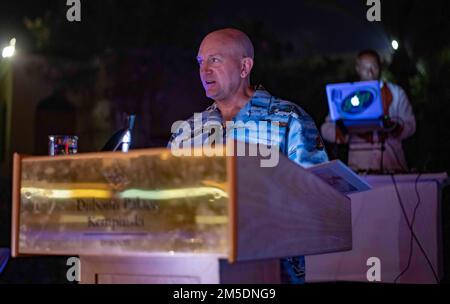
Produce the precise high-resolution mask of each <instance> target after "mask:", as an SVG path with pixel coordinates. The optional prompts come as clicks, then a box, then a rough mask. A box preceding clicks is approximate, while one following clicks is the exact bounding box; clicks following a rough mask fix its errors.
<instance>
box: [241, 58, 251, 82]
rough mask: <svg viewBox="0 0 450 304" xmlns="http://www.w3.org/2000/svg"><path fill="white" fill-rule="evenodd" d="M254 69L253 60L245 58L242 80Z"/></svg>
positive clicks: (242, 65) (242, 66)
mask: <svg viewBox="0 0 450 304" xmlns="http://www.w3.org/2000/svg"><path fill="white" fill-rule="evenodd" d="M252 68H253V59H252V58H250V57H244V58H243V59H242V61H241V78H246V77H248V75H250V72H251V71H252Z"/></svg>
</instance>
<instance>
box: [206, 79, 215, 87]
mask: <svg viewBox="0 0 450 304" xmlns="http://www.w3.org/2000/svg"><path fill="white" fill-rule="evenodd" d="M214 83H216V82H215V81H214V80H211V81H208V80H206V81H205V85H207V86H209V85H212V84H214Z"/></svg>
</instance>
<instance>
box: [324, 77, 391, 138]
mask: <svg viewBox="0 0 450 304" xmlns="http://www.w3.org/2000/svg"><path fill="white" fill-rule="evenodd" d="M326 91H327V98H328V107H329V109H330V118H331V120H332V121H334V122H335V121H337V120H342V122H343V124H344V126H345V127H346V128H347V129H348V131H349V132H352V131H354V132H357V133H359V132H367V131H372V130H379V129H382V128H383V115H384V113H383V103H382V100H381V90H380V82H379V81H377V80H372V81H361V82H347V83H335V84H328V85H327V86H326Z"/></svg>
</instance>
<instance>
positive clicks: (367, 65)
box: [355, 50, 381, 81]
mask: <svg viewBox="0 0 450 304" xmlns="http://www.w3.org/2000/svg"><path fill="white" fill-rule="evenodd" d="M355 68H356V72H357V73H358V75H359V78H360V80H362V81H367V80H379V79H380V75H381V59H380V55H378V53H377V52H376V51H374V50H364V51H361V52H359V54H358V56H357V57H356V64H355Z"/></svg>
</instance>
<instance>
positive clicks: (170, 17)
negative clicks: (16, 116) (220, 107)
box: [0, 0, 450, 282]
mask: <svg viewBox="0 0 450 304" xmlns="http://www.w3.org/2000/svg"><path fill="white" fill-rule="evenodd" d="M381 4H382V5H381V18H382V20H381V22H369V21H367V19H366V12H367V10H368V9H369V7H368V6H366V1H365V0H353V1H351V0H348V1H343V0H341V1H327V0H321V1H312V0H303V1H271V2H265V1H242V0H241V1H237V0H228V1H219V0H215V1H214V0H208V1H206V0H197V1H174V0H167V1H145V0H130V1H119V0H101V1H100V0H89V1H86V0H84V1H83V0H82V1H81V22H68V21H67V19H66V11H67V9H68V7H67V6H66V1H65V0H40V1H24V0H16V1H2V2H1V4H0V44H1V45H4V44H6V43H7V42H8V41H9V39H11V38H12V37H16V38H17V45H16V47H17V50H18V54H17V56H20V55H21V56H29V55H30V54H32V55H36V56H39V57H40V58H43V59H44V60H45V62H46V64H47V66H48V69H47V70H46V71H47V72H46V73H47V76H48V78H49V79H50V80H51V83H52V86H53V88H54V89H53V93H52V94H51V95H50V96H49V97H48V98H46V99H43V100H41V101H40V102H39V104H38V106H37V107H36V109H33V111H35V113H34V115H35V117H36V120H35V121H36V122H35V130H36V131H35V135H34V138H33V140H34V143H33V147H34V148H33V149H30V151H16V152H21V153H30V154H45V153H46V147H47V144H46V137H45V135H46V134H48V132H49V130H50V129H49V128H53V129H51V130H52V131H53V132H59V131H61V130H63V132H65V131H66V130H70V129H71V128H75V130H74V132H76V133H77V135H79V136H80V143H79V151H80V152H88V151H98V150H99V149H100V148H101V146H102V144H103V143H104V142H106V140H107V139H108V137H109V136H110V135H111V134H112V133H113V132H114V131H115V130H117V129H119V128H120V127H121V126H122V124H123V112H125V111H128V112H135V113H136V114H137V121H136V126H135V127H136V129H135V134H134V135H135V143H134V148H143V147H157V146H165V145H166V143H167V140H168V138H169V136H170V127H171V125H172V123H173V122H174V121H176V120H180V119H186V118H187V117H189V116H191V115H192V113H193V112H195V111H201V110H203V109H204V108H206V107H207V106H208V105H209V104H210V103H211V101H209V100H207V98H206V97H205V96H204V92H203V90H202V87H201V84H200V81H199V77H198V68H197V65H196V60H195V56H196V54H197V50H198V46H199V44H200V42H201V40H202V38H203V37H204V36H205V35H206V34H207V33H208V32H210V31H212V30H215V29H219V28H223V27H236V28H239V29H241V30H243V31H245V32H246V33H247V34H248V35H249V36H250V38H251V39H252V41H253V43H254V46H255V68H254V71H253V73H252V83H253V84H262V85H264V87H265V88H266V89H267V90H268V91H270V92H271V93H272V94H274V95H276V96H279V97H282V98H285V99H287V100H291V101H293V102H296V103H298V104H299V105H301V106H302V107H303V108H304V109H305V110H306V111H307V112H308V113H310V114H311V115H312V116H313V118H314V119H315V121H316V123H317V124H318V126H320V124H321V123H322V122H323V120H324V118H325V116H326V114H327V104H326V96H325V90H324V85H325V84H327V83H331V82H342V81H350V80H356V74H355V72H354V67H353V63H354V61H353V60H354V56H355V55H356V53H357V52H358V51H359V50H361V49H365V48H373V49H376V50H377V51H378V52H379V53H380V54H381V55H382V57H383V61H384V71H383V75H384V77H385V78H386V79H388V80H390V81H393V82H395V83H397V84H399V85H400V86H402V87H403V88H404V89H405V91H406V92H407V94H408V96H409V98H410V100H411V103H412V106H413V109H414V112H415V115H416V120H417V131H416V134H415V135H414V136H413V137H411V138H410V139H408V140H406V141H404V148H405V152H406V156H407V159H408V162H409V165H410V167H411V168H413V169H414V170H417V171H421V172H450V158H449V157H448V156H449V155H450V124H449V121H450V106H449V102H450V86H449V83H450V41H449V40H450V39H449V37H450V2H448V1H414V0H412V1H407V0H398V1H386V0H384V1H383V0H382V1H381ZM392 39H396V40H397V41H399V44H400V48H399V49H398V50H397V51H394V50H393V49H392V47H391V40H392ZM74 96H75V97H74ZM58 111H59V112H58ZM61 111H63V112H64V113H66V114H67V115H68V116H67V117H69V118H68V119H64V121H66V124H64V122H61V123H58V125H59V126H55V123H54V122H55V120H52V119H51V117H52V115H54V116H55V117H56V116H57V115H60V114H61ZM58 113H59V114H58ZM71 113H72V114H73V115H71ZM42 117H44V118H45V119H43V120H42ZM55 119H56V118H55ZM52 122H53V124H52ZM24 123H25V122H24ZM46 124H47V125H46ZM2 125H3V122H2ZM0 130H2V128H1V127H0ZM13 140H14V139H13ZM327 148H328V152H329V154H330V155H331V156H332V157H337V156H338V154H337V152H339V150H338V149H334V147H332V146H328V147H327ZM341 152H342V151H341ZM343 154H345V151H344V153H342V154H340V155H341V156H342V155H343ZM4 176H6V177H4V178H2V181H1V196H0V197H1V200H0V211H1V213H0V220H1V222H0V247H2V246H3V247H9V233H10V230H9V225H10V205H9V204H10V178H8V174H4ZM448 204H449V195H448V190H446V191H444V200H443V218H444V241H445V242H444V245H445V251H444V253H445V256H446V257H448V256H449V247H448V246H449V242H448V241H446V237H447V236H448V235H449V219H448V217H449V207H448ZM445 260H448V259H444V261H445ZM43 261H45V263H44V262H43ZM61 261H62V259H61V260H60V261H56V262H55V259H52V258H42V259H41V258H40V259H39V261H36V260H33V259H18V260H15V261H13V262H11V263H10V265H9V266H8V269H9V271H8V269H7V271H6V273H5V274H4V275H3V277H1V276H0V282H1V281H2V280H4V281H5V282H6V281H22V280H25V281H27V280H28V281H30V282H55V281H56V282H58V281H61V282H64V281H65V272H64V273H62V274H60V273H59V272H58V271H59V270H58V269H61V268H62V269H64V270H65V267H64V266H61V267H60V264H58V263H64V262H61ZM55 263H56V264H55ZM21 265H22V266H21ZM49 265H50V266H49ZM52 265H53V266H52ZM55 265H56V266H55ZM47 266H48V267H50V268H48V269H55V271H54V273H50V272H48V274H47V275H46V277H45V278H42V273H45V269H46V268H45V267H47ZM51 267H53V268H51ZM445 267H446V274H448V273H449V272H448V267H449V266H448V263H446V264H445ZM12 269H16V270H15V271H12ZM30 269H31V271H29V270H30ZM25 278H28V279H25ZM444 281H448V275H446V278H445V280H444Z"/></svg>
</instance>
